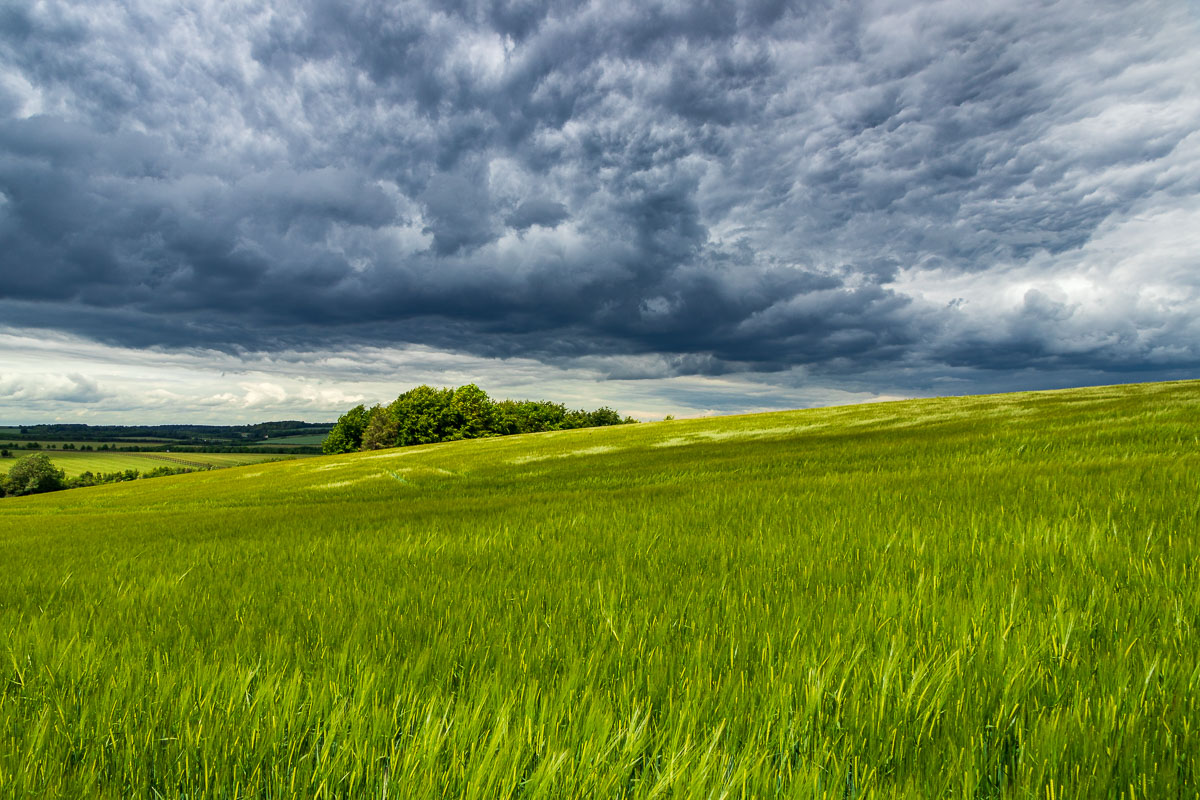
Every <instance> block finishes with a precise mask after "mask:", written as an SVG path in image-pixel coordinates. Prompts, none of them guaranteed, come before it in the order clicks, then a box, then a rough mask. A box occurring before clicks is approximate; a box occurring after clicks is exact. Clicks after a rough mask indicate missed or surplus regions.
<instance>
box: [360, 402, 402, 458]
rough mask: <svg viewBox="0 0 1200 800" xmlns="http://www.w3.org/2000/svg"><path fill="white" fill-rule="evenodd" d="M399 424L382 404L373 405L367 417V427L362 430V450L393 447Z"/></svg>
mask: <svg viewBox="0 0 1200 800" xmlns="http://www.w3.org/2000/svg"><path fill="white" fill-rule="evenodd" d="M399 432H400V425H399V423H398V422H397V421H396V418H395V417H394V416H392V412H391V411H389V410H388V409H386V408H383V407H382V406H378V405H376V406H374V407H373V408H372V409H371V411H370V414H369V416H368V419H367V428H366V430H365V431H363V437H362V449H363V450H382V449H383V448H385V447H395V446H396V437H397V436H398V435H399Z"/></svg>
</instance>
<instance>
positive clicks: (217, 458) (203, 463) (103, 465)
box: [0, 450, 297, 478]
mask: <svg viewBox="0 0 1200 800" xmlns="http://www.w3.org/2000/svg"><path fill="white" fill-rule="evenodd" d="M13 452H14V456H15V457H14V458H6V459H3V460H0V473H5V472H7V471H8V470H9V468H10V467H11V466H12V465H13V464H14V463H16V460H17V458H19V457H21V456H26V455H29V454H30V453H31V452H40V453H45V454H46V455H48V456H50V460H51V461H53V462H54V465H55V466H57V467H59V468H60V469H62V470H63V471H64V472H66V473H67V477H68V478H71V477H74V476H76V475H80V474H82V473H84V472H96V473H100V472H120V471H124V470H127V469H136V470H137V471H139V472H148V471H149V470H152V469H154V468H155V467H188V468H191V469H205V468H207V467H213V468H216V467H235V466H241V465H245V464H261V463H263V462H265V461H279V460H280V459H286V458H296V457H297V456H291V455H272V454H267V453H121V452H115V453H114V452H108V451H106V452H96V451H88V452H80V451H78V450H34V451H27V450H16V451H13Z"/></svg>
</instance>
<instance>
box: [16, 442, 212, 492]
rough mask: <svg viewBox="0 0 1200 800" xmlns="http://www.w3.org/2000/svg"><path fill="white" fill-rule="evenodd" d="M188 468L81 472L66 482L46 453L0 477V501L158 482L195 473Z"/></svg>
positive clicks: (19, 463)
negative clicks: (126, 483)
mask: <svg viewBox="0 0 1200 800" xmlns="http://www.w3.org/2000/svg"><path fill="white" fill-rule="evenodd" d="M194 471H195V470H194V469H193V468H191V467H167V466H162V467H155V468H154V469H151V470H147V471H145V472H139V471H138V470H136V469H126V470H121V471H117V472H90V471H89V472H84V473H83V474H82V475H76V476H75V477H74V478H68V477H67V474H66V472H64V471H63V470H62V469H60V468H58V467H56V466H54V462H52V461H51V460H50V456H48V455H46V454H45V453H34V454H33V455H28V456H25V457H24V458H20V459H18V460H17V461H16V463H14V464H13V465H12V468H11V469H9V471H8V474H7V475H2V476H0V497H20V496H22V495H27V494H41V493H43V492H57V491H59V490H61V489H78V488H80V487H82V486H99V485H100V484H102V483H120V482H123V481H136V480H140V479H142V478H159V477H162V476H163V475H181V474H183V473H185V472H194Z"/></svg>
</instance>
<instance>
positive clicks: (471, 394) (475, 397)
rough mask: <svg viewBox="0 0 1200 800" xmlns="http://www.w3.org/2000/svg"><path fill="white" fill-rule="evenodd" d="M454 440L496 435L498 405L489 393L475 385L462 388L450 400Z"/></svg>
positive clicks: (452, 436) (451, 434)
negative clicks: (495, 424) (494, 426)
mask: <svg viewBox="0 0 1200 800" xmlns="http://www.w3.org/2000/svg"><path fill="white" fill-rule="evenodd" d="M450 418H451V432H450V438H452V439H477V438H479V437H480V436H486V435H487V434H489V433H494V432H495V431H494V428H493V425H494V423H495V421H496V405H495V403H493V402H492V398H490V397H488V396H487V392H485V391H484V390H483V389H480V388H479V387H478V386H476V385H475V384H473V383H468V384H467V385H466V386H460V387H458V388H457V389H455V390H454V395H453V396H452V397H451V398H450Z"/></svg>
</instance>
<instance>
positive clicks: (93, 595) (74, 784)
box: [0, 382, 1200, 800]
mask: <svg viewBox="0 0 1200 800" xmlns="http://www.w3.org/2000/svg"><path fill="white" fill-rule="evenodd" d="M189 457H190V456H189ZM1198 664H1200V382H1181V383H1170V384H1147V385H1135V386H1118V387H1101V388H1095V389H1080V390H1072V391H1064V392H1048V393H1026V394H1013V395H998V396H990V397H969V398H951V399H937V400H920V401H908V402H896V403H883V404H876V405H866V406H853V407H847V408H831V409H818V410H810V411H797V412H786V413H778V414H761V415H753V416H741V417H726V418H714V419H696V420H678V421H673V422H665V423H654V424H641V425H629V426H619V427H613V428H601V429H592V430H576V431H563V432H556V433H546V434H535V435H529V436H519V437H507V438H495V439H485V440H477V441H463V442H452V443H446V444H440V445H431V446H425V447H415V448H409V449H403V450H389V451H380V452H375V453H363V454H353V455H340V456H329V457H316V458H309V459H303V460H295V461H286V462H283V463H278V464H262V465H259V466H255V467H253V468H250V469H230V470H214V471H212V472H204V473H199V474H192V475H182V476H177V477H166V478H159V479H156V480H151V481H137V482H133V483H127V484H118V485H111V486H102V487H96V488H94V489H82V490H73V491H66V492H59V493H55V494H48V495H42V496H35V497H26V498H15V499H14V498H10V499H6V500H0V787H3V788H4V791H3V792H0V793H2V794H5V796H11V797H63V798H66V797H71V798H74V797H103V798H125V797H148V798H152V797H163V798H183V797H188V798H192V797H206V798H207V797H213V798H216V797H223V798H234V797H238V798H283V797H307V798H327V797H328V798H335V797H341V798H360V797H362V798H368V797H370V798H382V797H390V798H405V799H407V798H441V797H473V798H518V797H520V798H652V797H659V798H828V799H829V800H834V798H836V799H837V800H850V798H855V800H864V799H865V798H913V800H916V799H917V798H921V799H924V798H978V799H981V798H1039V799H1041V800H1050V799H1051V798H1052V799H1053V800H1061V799H1062V798H1079V799H1081V800H1082V799H1083V798H1114V799H1115V798H1121V799H1122V800H1134V799H1135V798H1136V799H1137V800H1142V798H1147V799H1151V798H1189V799H1190V798H1196V797H1197V796H1200V758H1198V757H1197V754H1198V753H1200V667H1198V666H1197V665H1198Z"/></svg>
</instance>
